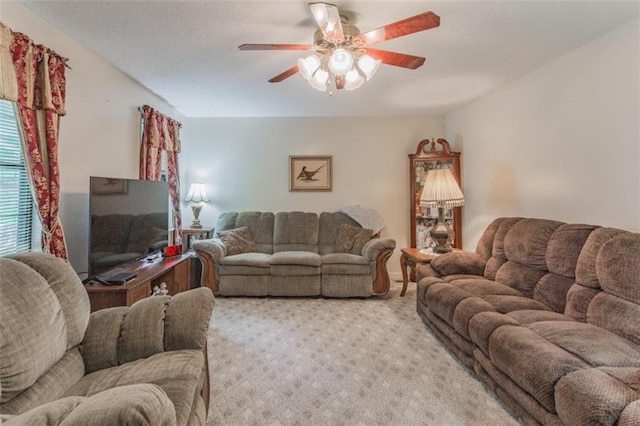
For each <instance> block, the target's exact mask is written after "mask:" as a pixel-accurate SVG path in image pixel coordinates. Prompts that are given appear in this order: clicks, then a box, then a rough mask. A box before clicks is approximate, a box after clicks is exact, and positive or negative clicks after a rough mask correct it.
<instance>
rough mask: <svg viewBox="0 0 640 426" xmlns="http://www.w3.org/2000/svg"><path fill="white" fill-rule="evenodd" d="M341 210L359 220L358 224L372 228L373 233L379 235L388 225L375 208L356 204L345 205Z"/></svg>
mask: <svg viewBox="0 0 640 426" xmlns="http://www.w3.org/2000/svg"><path fill="white" fill-rule="evenodd" d="M340 211H341V212H342V213H344V214H346V215H347V216H349V217H350V218H351V219H353V220H355V221H356V222H358V224H359V225H360V226H362V227H363V228H365V229H371V230H372V231H373V235H377V234H378V233H379V232H380V231H382V230H383V229H384V227H385V226H386V225H385V223H384V219H382V216H380V213H378V212H377V211H375V210H374V209H369V208H366V207H361V206H358V205H355V206H347V207H343V208H341V209H340Z"/></svg>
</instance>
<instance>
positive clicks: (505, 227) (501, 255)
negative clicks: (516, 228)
mask: <svg viewBox="0 0 640 426" xmlns="http://www.w3.org/2000/svg"><path fill="white" fill-rule="evenodd" d="M521 220H522V218H521V217H506V218H503V219H502V220H501V221H500V224H499V225H498V229H497V230H496V231H495V234H494V237H493V245H492V247H491V257H490V258H489V260H487V264H486V266H485V268H484V276H485V278H487V279H490V280H493V279H495V278H496V273H497V272H498V269H500V266H502V265H503V264H504V263H505V262H506V261H507V255H506V254H505V252H504V238H505V236H506V235H507V232H509V230H510V229H511V227H512V226H513V225H515V224H516V223H518V222H520V221H521Z"/></svg>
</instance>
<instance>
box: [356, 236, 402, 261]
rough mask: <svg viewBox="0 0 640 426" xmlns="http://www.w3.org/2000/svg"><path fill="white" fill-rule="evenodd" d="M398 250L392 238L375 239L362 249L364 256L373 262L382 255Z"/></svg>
mask: <svg viewBox="0 0 640 426" xmlns="http://www.w3.org/2000/svg"><path fill="white" fill-rule="evenodd" d="M395 248H396V240H393V239H391V238H384V239H381V238H373V239H371V240H369V241H368V242H367V244H365V245H364V247H362V255H363V256H364V257H365V258H366V259H367V260H368V261H369V262H372V261H374V260H376V259H377V258H378V256H379V255H380V253H382V252H384V251H386V250H391V251H393V250H394V249H395Z"/></svg>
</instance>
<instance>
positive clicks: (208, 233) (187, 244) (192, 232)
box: [182, 226, 215, 253]
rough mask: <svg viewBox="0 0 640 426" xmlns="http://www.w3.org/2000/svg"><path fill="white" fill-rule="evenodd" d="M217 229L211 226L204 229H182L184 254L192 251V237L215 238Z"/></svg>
mask: <svg viewBox="0 0 640 426" xmlns="http://www.w3.org/2000/svg"><path fill="white" fill-rule="evenodd" d="M214 230H215V228H213V227H211V226H203V227H202V228H182V252H183V253H187V252H188V251H189V250H191V237H198V239H207V238H213V231H214Z"/></svg>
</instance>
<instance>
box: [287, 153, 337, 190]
mask: <svg viewBox="0 0 640 426" xmlns="http://www.w3.org/2000/svg"><path fill="white" fill-rule="evenodd" d="M332 163H333V156H331V155H296V156H294V155H290V156H289V191H331V190H332V189H333V182H332V175H333V164H332Z"/></svg>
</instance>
